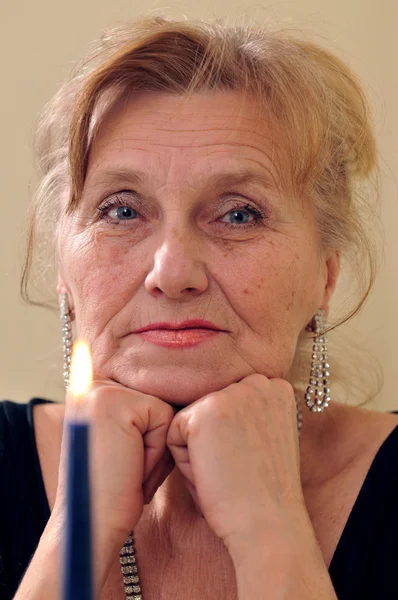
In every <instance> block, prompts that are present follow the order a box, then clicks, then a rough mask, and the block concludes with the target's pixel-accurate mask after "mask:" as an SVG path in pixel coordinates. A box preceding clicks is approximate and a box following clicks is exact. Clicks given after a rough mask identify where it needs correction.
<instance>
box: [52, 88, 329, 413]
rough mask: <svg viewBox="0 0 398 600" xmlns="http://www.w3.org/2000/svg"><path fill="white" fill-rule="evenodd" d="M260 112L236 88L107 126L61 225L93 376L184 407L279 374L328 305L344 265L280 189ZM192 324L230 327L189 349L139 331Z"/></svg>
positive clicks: (141, 107) (133, 108) (279, 171)
mask: <svg viewBox="0 0 398 600" xmlns="http://www.w3.org/2000/svg"><path fill="white" fill-rule="evenodd" d="M257 109H258V107H257V106H256V105H255V103H254V102H252V101H249V100H245V101H243V98H242V96H241V95H240V94H238V93H233V92H228V93H222V92H219V93H216V94H212V95H210V94H208V95H205V94H203V95H199V94H198V95H194V96H193V97H191V98H190V99H189V100H182V99H181V98H180V97H178V96H172V95H163V94H159V95H142V96H139V97H137V98H135V99H133V100H131V101H129V102H126V103H124V104H123V105H122V106H121V107H119V108H118V109H116V110H114V111H113V112H112V113H111V114H110V115H109V116H108V117H107V119H106V121H105V122H104V123H103V125H102V126H101V128H100V130H99V134H98V137H97V138H96V141H95V144H94V146H93V148H92V151H91V153H90V159H89V166H88V172H87V178H86V182H85V187H84V192H83V196H82V198H81V202H80V205H79V207H78V208H77V210H76V211H75V213H74V214H73V215H71V216H69V217H65V219H64V221H63V222H62V224H61V227H60V239H59V248H60V250H59V254H60V264H59V288H58V289H59V291H60V292H62V291H67V292H68V295H69V300H70V303H71V305H72V307H73V308H74V311H75V314H76V321H77V330H78V334H79V335H80V336H83V337H84V338H86V339H87V340H88V341H89V342H90V344H91V347H92V353H93V363H94V370H95V374H96V376H97V377H98V378H107V379H111V380H114V381H117V382H119V383H121V384H122V385H125V386H127V387H129V388H132V389H136V390H139V391H141V392H143V393H147V394H152V395H155V396H157V397H159V398H161V399H163V400H165V401H168V402H171V403H175V404H178V405H185V404H189V403H190V402H192V401H194V400H196V399H198V398H200V397H202V396H203V395H205V394H206V393H209V392H211V391H217V390H219V389H221V388H223V387H226V386H227V385H229V384H230V383H232V382H236V381H239V380H240V379H242V378H243V377H246V376H247V375H249V374H251V373H262V374H264V375H266V376H267V377H284V376H285V375H286V374H287V371H288V369H289V368H290V366H291V363H292V361H293V358H294V353H295V349H296V343H297V339H298V336H299V333H300V331H302V330H303V329H304V328H305V326H306V325H307V324H308V323H309V322H310V320H311V318H312V317H313V315H314V314H315V312H316V310H317V309H318V308H319V307H323V308H327V303H328V299H329V297H330V294H331V293H332V291H333V285H334V279H335V277H336V275H337V270H338V266H337V258H336V255H335V254H334V255H330V257H331V258H330V257H329V258H328V257H327V256H325V255H324V253H323V252H322V251H321V247H320V242H319V238H318V233H317V230H316V227H315V222H314V216H313V214H312V210H311V208H310V206H309V204H307V203H306V202H302V201H299V200H297V198H296V199H295V198H293V196H292V194H289V193H288V192H287V191H286V192H283V191H282V190H281V189H280V186H282V188H283V186H284V181H283V179H281V177H283V176H284V174H285V177H286V178H287V177H288V166H287V165H286V166H285V165H283V164H281V162H278V161H277V159H276V154H275V149H277V148H278V146H277V140H273V137H274V136H272V134H271V132H270V131H271V130H270V128H269V126H268V123H267V115H264V113H263V115H262V118H260V117H259V111H258V110H257ZM273 142H275V143H276V145H275V143H273ZM273 159H274V161H275V163H276V164H273ZM285 183H286V182H285ZM278 184H279V189H278ZM192 319H205V320H207V321H210V322H212V323H214V324H215V325H216V326H217V327H218V328H220V329H221V330H222V331H219V332H218V333H214V332H213V335H211V336H209V335H208V336H203V338H202V341H201V342H198V343H195V344H194V345H191V346H189V345H185V346H184V345H181V344H179V345H178V339H179V337H178V334H176V333H175V332H169V334H168V336H169V340H171V343H173V340H176V342H175V343H176V345H175V346H172V345H169V346H164V345H159V344H158V343H154V342H157V341H159V337H157V336H158V334H150V335H154V337H152V338H151V337H150V335H143V334H138V333H135V332H136V330H137V329H140V328H142V327H145V326H147V325H149V324H151V323H159V322H171V323H180V322H182V321H185V320H192ZM197 333H198V332H197ZM159 335H160V334H159ZM181 338H183V339H185V340H188V339H190V338H189V332H185V333H182V334H181ZM195 340H196V338H194V341H195Z"/></svg>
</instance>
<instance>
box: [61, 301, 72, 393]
mask: <svg viewBox="0 0 398 600" xmlns="http://www.w3.org/2000/svg"><path fill="white" fill-rule="evenodd" d="M60 315H61V323H62V348H63V353H64V384H65V389H66V390H67V389H68V387H69V375H70V361H71V354H72V346H73V334H72V318H71V314H70V310H69V303H68V295H67V294H62V296H61V299H60Z"/></svg>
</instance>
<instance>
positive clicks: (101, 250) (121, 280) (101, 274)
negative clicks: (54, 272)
mask: <svg viewBox="0 0 398 600" xmlns="http://www.w3.org/2000/svg"><path fill="white" fill-rule="evenodd" d="M68 257H69V258H68V260H67V261H66V267H67V268H66V273H67V278H68V282H69V285H70V289H71V292H72V296H73V300H74V303H75V313H76V325H77V329H78V331H79V334H80V335H87V333H88V332H89V333H90V337H92V336H95V335H96V334H97V332H98V331H101V330H102V329H103V327H104V325H106V323H107V322H108V321H109V320H110V319H111V318H112V317H113V316H114V315H115V314H116V313H117V312H118V311H119V310H120V309H121V307H122V306H123V304H124V302H125V299H126V298H128V297H131V288H132V286H133V285H134V265H131V261H129V257H128V249H127V248H125V247H123V246H122V245H120V246H119V245H115V244H110V243H109V244H107V243H106V242H105V243H104V241H103V240H101V242H100V241H99V240H95V239H94V240H93V239H90V240H85V239H82V238H80V239H79V240H78V241H76V242H75V243H74V245H73V246H72V247H71V251H70V252H69V253H68ZM87 330H88V331H87ZM86 331H87V333H86Z"/></svg>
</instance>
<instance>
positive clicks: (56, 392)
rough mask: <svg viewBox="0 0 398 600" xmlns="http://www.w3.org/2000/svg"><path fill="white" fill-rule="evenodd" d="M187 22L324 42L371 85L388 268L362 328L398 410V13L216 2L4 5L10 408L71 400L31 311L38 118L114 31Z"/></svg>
mask: <svg viewBox="0 0 398 600" xmlns="http://www.w3.org/2000/svg"><path fill="white" fill-rule="evenodd" d="M148 10H155V11H156V12H160V13H161V14H167V15H169V16H177V17H182V16H183V15H184V14H185V15H186V16H187V17H199V18H200V17H228V19H234V18H239V17H242V15H247V16H249V17H250V18H252V19H255V20H257V21H258V22H263V21H264V20H265V19H266V18H276V19H278V20H280V21H281V22H282V23H285V24H288V25H292V24H296V25H297V26H298V27H301V28H304V29H306V30H309V31H312V32H316V33H317V34H318V35H319V36H320V37H319V38H318V41H322V38H323V39H324V42H325V43H326V44H327V45H328V46H329V47H331V48H334V49H335V51H336V52H338V53H339V54H340V55H341V56H342V57H343V58H344V59H345V60H346V61H347V62H348V63H349V64H350V65H351V66H352V67H353V68H354V69H355V71H356V72H357V73H358V74H359V75H360V76H361V78H362V79H363V81H364V82H365V85H366V87H367V89H368V90H369V95H370V99H371V102H372V104H373V107H374V113H375V118H376V133H377V138H378V141H379V149H380V153H381V158H382V171H383V181H382V199H383V221H384V224H385V230H386V244H387V248H386V264H385V268H384V270H383V271H382V272H381V274H380V276H379V280H378V284H377V286H376V289H375V291H374V293H373V296H372V298H371V300H370V302H369V304H368V306H367V307H366V309H365V311H364V312H363V314H362V315H361V317H360V318H359V319H357V320H356V322H355V323H354V326H355V329H356V331H357V333H356V335H357V336H358V339H359V340H361V344H362V343H363V344H366V345H367V347H368V348H369V350H370V352H371V353H372V354H373V355H374V356H375V357H377V358H378V359H379V360H380V361H381V363H382V364H383V366H384V370H385V386H384V390H383V392H382V394H381V396H380V398H379V399H378V401H377V404H376V405H375V406H376V408H380V409H383V410H391V409H394V408H395V409H398V394H397V392H396V389H397V388H396V376H397V371H398V343H397V340H398V317H397V307H398V277H397V275H398V241H397V230H398V185H397V182H398V116H397V115H398V110H397V109H398V2H397V1H396V0H378V1H377V2H376V1H375V0H333V1H332V0H295V1H294V2H283V3H282V2H281V3H278V4H275V3H272V4H267V3H265V2H264V4H250V3H247V4H243V5H242V2H241V0H213V1H212V2H200V1H198V0H196V1H195V0H190V2H184V3H178V4H173V5H170V6H169V7H167V8H165V9H164V10H162V5H160V4H158V3H156V2H154V3H152V4H147V3H146V2H143V1H141V2H138V1H137V2H134V3H133V2H131V1H128V0H96V1H94V0H68V2H60V1H57V0H36V1H35V2H31V0H19V2H5V1H3V2H1V4H0V28H1V29H0V73H1V94H0V131H1V141H0V153H1V154H0V171H1V195H0V216H1V235H0V252H1V261H0V286H1V287H0V289H1V294H0V335H1V338H0V340H1V341H0V397H2V398H9V399H14V400H19V401H26V400H28V399H29V398H30V397H31V396H33V395H42V396H46V397H50V398H55V399H59V400H61V399H62V398H63V391H62V377H61V371H62V368H61V352H60V342H59V338H60V332H59V330H60V327H59V320H58V317H57V315H53V314H51V313H49V312H46V311H44V310H42V309H39V308H34V307H29V306H26V305H24V304H23V302H22V301H21V300H20V297H19V275H20V266H21V256H22V248H23V227H24V219H25V213H26V208H27V205H28V199H29V181H30V179H31V178H32V175H33V160H32V150H31V140H32V130H33V125H34V121H35V118H36V116H37V114H38V112H39V111H40V110H41V108H42V107H43V105H44V104H45V102H46V101H47V100H49V99H50V97H51V95H52V94H53V93H55V91H56V89H57V87H58V85H59V84H60V83H61V82H62V80H63V78H64V77H65V76H66V75H67V73H68V72H69V71H70V69H71V67H72V64H73V62H74V61H75V60H76V59H78V58H79V57H80V56H81V54H82V53H83V52H85V51H86V49H87V48H88V44H89V42H90V41H91V40H93V39H94V38H96V37H97V36H98V35H99V34H100V33H101V31H102V30H103V29H104V28H107V27H108V26H110V25H113V24H117V23H118V22H120V21H123V20H124V19H131V18H134V17H135V16H137V15H139V14H142V13H143V12H144V11H148Z"/></svg>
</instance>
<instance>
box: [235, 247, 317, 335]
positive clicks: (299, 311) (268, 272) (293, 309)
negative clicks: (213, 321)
mask: <svg viewBox="0 0 398 600" xmlns="http://www.w3.org/2000/svg"><path fill="white" fill-rule="evenodd" d="M314 256H316V254H315V253H311V252H309V250H308V249H306V248H304V246H303V247H302V248H300V247H299V246H298V248H296V249H294V250H293V249H291V248H290V247H286V246H282V245H279V244H272V243H269V244H267V246H265V247H263V248H262V249H261V251H259V252H257V253H256V254H255V255H253V254H252V253H251V255H250V256H243V255H241V257H240V260H238V261H234V269H233V276H232V278H231V281H232V285H233V288H234V290H235V292H234V297H235V310H236V311H237V312H238V313H240V314H241V316H242V317H243V316H244V318H245V320H246V321H247V322H248V323H250V325H251V326H252V327H253V329H254V330H256V331H259V332H263V333H264V332H265V329H267V330H268V333H270V330H275V332H279V334H280V333H282V332H283V330H284V329H285V330H288V331H289V332H290V333H291V334H293V335H296V334H298V332H299V331H300V329H301V327H302V326H303V323H304V322H306V318H307V316H308V313H309V312H311V306H310V305H311V298H310V296H309V294H310V292H309V290H312V291H313V292H314V294H315V293H316V289H317V278H316V273H317V268H318V267H317V265H316V261H315V260H314ZM226 289H228V286H227V284H226ZM231 300H232V298H231Z"/></svg>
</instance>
